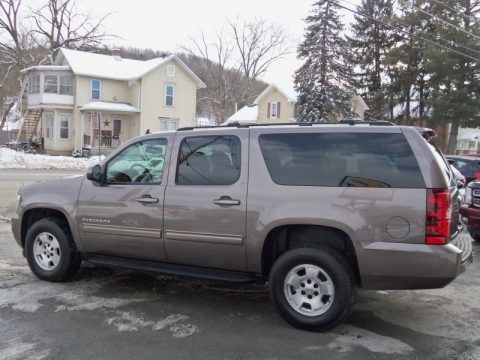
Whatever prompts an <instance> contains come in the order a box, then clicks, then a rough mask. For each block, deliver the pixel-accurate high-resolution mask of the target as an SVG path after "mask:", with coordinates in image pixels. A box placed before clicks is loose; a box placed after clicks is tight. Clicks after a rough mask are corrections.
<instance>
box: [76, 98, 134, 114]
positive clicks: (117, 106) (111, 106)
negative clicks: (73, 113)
mask: <svg viewBox="0 0 480 360" xmlns="http://www.w3.org/2000/svg"><path fill="white" fill-rule="evenodd" d="M79 110H80V111H92V110H93V111H111V112H121V113H139V112H140V109H139V108H137V107H135V106H132V105H130V104H126V103H117V102H108V101H93V102H90V103H87V104H85V105H82V106H80V107H79Z"/></svg>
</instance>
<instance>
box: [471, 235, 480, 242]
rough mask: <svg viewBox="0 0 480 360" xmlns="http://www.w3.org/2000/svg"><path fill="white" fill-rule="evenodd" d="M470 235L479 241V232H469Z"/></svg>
mask: <svg viewBox="0 0 480 360" xmlns="http://www.w3.org/2000/svg"><path fill="white" fill-rule="evenodd" d="M470 236H471V237H472V239H473V240H475V241H477V242H480V234H474V233H470Z"/></svg>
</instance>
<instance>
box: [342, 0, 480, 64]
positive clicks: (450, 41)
mask: <svg viewBox="0 0 480 360" xmlns="http://www.w3.org/2000/svg"><path fill="white" fill-rule="evenodd" d="M347 2H348V1H347ZM350 4H351V5H353V4H352V3H350ZM412 6H413V7H415V8H417V7H416V6H415V5H413V4H412ZM417 9H418V10H420V11H422V12H424V13H427V14H429V15H430V16H433V15H432V14H430V13H428V12H426V11H425V10H422V9H419V8H417ZM393 21H395V22H396V23H397V24H400V25H403V26H405V27H409V26H410V25H408V24H405V23H403V22H401V21H399V20H393ZM451 25H452V26H455V25H453V24H451ZM460 30H463V29H460ZM469 34H470V33H469ZM427 35H430V34H427ZM470 35H473V34H470ZM430 38H434V36H433V35H430ZM437 39H438V40H442V41H444V42H446V43H447V44H449V45H450V44H451V43H453V45H456V46H460V47H461V48H463V49H465V50H468V51H472V52H474V53H477V54H479V55H480V51H479V50H475V49H472V48H470V47H468V46H466V45H463V44H459V43H456V42H455V41H453V40H447V39H444V38H442V37H441V36H437ZM465 55H466V54H465Z"/></svg>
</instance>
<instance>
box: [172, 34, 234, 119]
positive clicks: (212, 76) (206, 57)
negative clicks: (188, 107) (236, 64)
mask: <svg viewBox="0 0 480 360" xmlns="http://www.w3.org/2000/svg"><path fill="white" fill-rule="evenodd" d="M189 40H190V44H189V45H188V46H181V49H182V50H183V51H185V52H186V53H187V54H188V55H190V57H191V58H192V61H188V62H189V63H190V64H189V65H191V64H192V63H194V62H195V60H197V61H198V60H200V64H197V65H194V67H195V68H196V69H194V71H195V72H196V73H198V74H199V75H200V76H201V77H202V79H203V80H204V81H205V82H206V83H207V84H208V86H207V88H206V89H204V90H203V91H201V92H200V93H199V99H198V100H197V102H198V106H197V109H198V110H199V112H203V113H210V112H211V113H213V114H214V116H215V119H216V122H217V123H221V122H223V121H224V120H225V119H226V117H227V115H228V114H229V113H231V109H232V107H233V106H234V103H235V95H234V94H233V93H232V90H233V87H232V84H233V83H235V81H238V80H239V78H240V76H239V74H238V72H237V71H232V70H229V68H228V64H229V63H230V62H232V61H231V58H232V55H233V50H234V45H233V43H232V42H231V41H229V40H228V39H227V38H226V36H225V34H224V32H223V31H221V32H217V33H216V39H215V42H214V43H209V42H208V41H207V39H206V36H205V34H204V33H203V32H201V33H200V37H199V38H198V39H195V38H193V37H191V38H190V39H189Z"/></svg>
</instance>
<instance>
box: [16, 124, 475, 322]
mask: <svg viewBox="0 0 480 360" xmlns="http://www.w3.org/2000/svg"><path fill="white" fill-rule="evenodd" d="M457 199H458V189H457V186H456V182H455V181H454V178H453V176H452V173H451V170H450V167H449V165H448V163H447V162H446V161H445V159H444V157H443V155H442V154H441V153H440V152H439V151H437V150H436V149H435V148H434V147H433V146H432V145H430V144H429V143H428V142H427V141H426V140H425V139H424V138H422V136H421V135H420V134H419V132H418V131H417V130H415V129H414V128H410V127H399V126H392V125H391V124H390V123H384V122H377V123H365V124H359V123H356V122H350V123H344V124H338V123H337V124H289V125H272V126H265V125H258V126H253V125H252V126H240V125H235V126H226V127H212V128H184V129H179V130H177V131H174V132H163V133H156V134H150V135H145V136H141V137H137V138H135V139H132V140H131V141H129V142H128V143H126V144H124V145H123V146H121V147H120V148H118V149H117V150H116V151H115V152H114V153H112V154H111V155H110V156H109V157H107V158H106V159H105V160H104V161H103V162H102V163H101V164H100V165H96V166H94V167H93V168H91V169H89V170H88V172H87V174H86V176H79V177H74V178H64V179H56V180H51V181H43V182H39V183H34V184H31V185H26V186H24V187H23V188H22V189H21V190H20V191H19V204H18V211H17V215H16V216H15V217H14V218H13V219H12V229H13V233H14V236H15V239H16V241H17V242H18V244H19V245H20V246H21V247H22V248H23V249H24V254H25V256H26V258H27V261H28V264H29V266H30V268H31V269H32V271H33V273H34V274H35V275H36V276H38V277H39V278H40V279H44V280H49V281H64V280H67V279H70V278H71V277H72V276H73V275H74V274H75V272H76V271H77V270H78V268H79V266H80V263H81V261H82V260H85V261H89V262H91V263H93V264H101V265H112V266H120V267H124V268H131V269H141V270H146V271H154V272H160V273H164V274H175V275H179V276H191V277H192V276H193V277H197V278H203V279H207V280H221V281H233V282H248V281H261V282H267V283H268V285H269V287H270V290H271V295H272V300H273V303H274V304H275V306H276V308H277V309H278V311H279V313H280V315H281V316H282V317H283V318H284V319H285V320H286V321H288V322H289V323H290V324H292V325H294V326H296V327H299V328H303V329H309V330H325V329H328V328H331V327H332V326H334V325H336V324H338V323H339V322H341V321H342V320H343V319H344V318H345V317H346V316H347V314H348V312H349V309H350V308H351V306H352V304H353V301H354V295H355V289H356V288H364V289H423V288H438V287H443V286H445V285H447V284H448V283H449V282H451V281H452V280H453V279H455V278H456V277H457V276H458V275H459V274H460V273H461V272H462V271H463V270H464V269H465V266H466V265H467V264H468V263H469V262H470V261H471V256H472V254H471V247H469V246H466V244H464V243H463V242H462V241H461V240H460V238H456V235H457V233H458V231H459V229H460V227H459V221H458V219H459V203H458V201H457ZM192 301H193V300H192Z"/></svg>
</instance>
